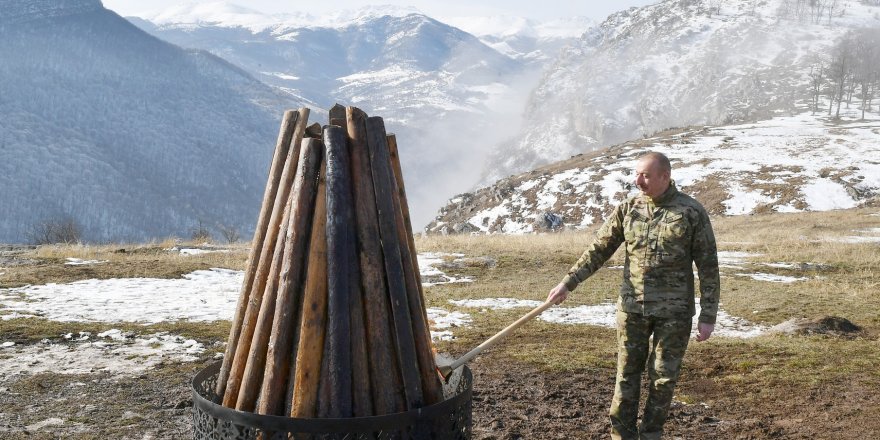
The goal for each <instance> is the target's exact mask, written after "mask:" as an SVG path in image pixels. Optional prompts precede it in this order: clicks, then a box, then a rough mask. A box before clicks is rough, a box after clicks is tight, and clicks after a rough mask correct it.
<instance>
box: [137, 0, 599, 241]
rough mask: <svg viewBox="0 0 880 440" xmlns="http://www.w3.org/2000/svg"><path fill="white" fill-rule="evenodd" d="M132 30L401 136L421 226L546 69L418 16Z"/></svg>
mask: <svg viewBox="0 0 880 440" xmlns="http://www.w3.org/2000/svg"><path fill="white" fill-rule="evenodd" d="M147 18H150V17H147ZM131 20H132V21H133V22H134V23H136V24H138V26H140V27H141V28H142V29H144V30H146V31H147V32H150V33H151V34H153V35H155V36H157V37H159V38H162V39H164V40H166V41H170V42H172V43H174V44H177V45H180V46H182V47H192V48H199V49H204V50H208V51H210V52H211V53H213V54H215V55H217V56H220V57H222V58H224V59H226V60H228V61H230V62H231V63H233V64H235V65H237V66H240V67H241V68H243V69H245V70H247V71H248V72H250V73H251V74H252V75H253V76H254V77H255V78H257V79H259V80H261V81H263V82H265V83H267V84H271V85H273V86H276V87H279V88H281V89H282V90H284V91H286V92H287V93H290V94H291V95H293V96H294V97H296V99H302V100H304V101H306V102H309V103H311V105H312V107H313V108H329V107H330V106H332V105H333V104H334V103H336V102H339V103H341V104H344V105H355V106H358V107H360V108H362V109H363V110H364V111H366V112H367V113H369V114H370V115H376V116H382V117H384V118H385V121H386V124H387V125H388V127H387V128H388V131H389V132H394V133H395V134H397V136H398V141H399V142H398V143H399V145H400V148H401V159H402V161H403V171H404V175H405V177H406V183H407V191H408V193H409V195H410V197H409V198H410V200H411V209H412V210H413V220H414V223H415V224H416V227H422V226H424V225H425V224H426V223H427V222H428V221H429V220H430V219H431V217H432V216H433V215H434V213H436V210H437V207H439V206H440V205H441V204H442V203H443V201H444V200H446V199H448V198H449V197H450V196H451V195H453V194H455V193H457V192H461V191H466V190H468V189H470V188H471V187H472V186H473V184H474V183H475V182H476V181H477V180H478V179H479V177H480V173H481V172H482V168H483V163H484V162H485V158H486V155H487V154H488V152H489V151H490V150H491V147H492V146H493V145H495V144H497V143H498V142H500V141H501V140H502V139H506V138H508V137H509V136H510V135H511V132H510V131H509V130H498V127H508V126H517V125H518V124H519V122H520V118H521V114H522V108H523V107H524V105H525V101H526V98H527V96H528V95H527V94H528V91H529V90H531V89H532V88H533V87H534V86H535V85H536V84H537V83H538V81H539V79H540V71H541V70H542V69H543V67H544V65H543V64H541V63H530V62H528V60H524V59H522V58H521V57H511V56H508V55H509V54H505V53H500V52H498V51H497V50H495V49H493V48H492V47H489V46H488V45H486V44H485V43H484V42H483V41H481V40H480V39H479V38H477V37H475V36H474V35H471V34H470V33H467V32H465V31H462V30H460V29H458V28H456V27H453V26H450V25H448V24H445V23H442V22H440V21H437V20H435V19H433V18H430V17H427V16H425V15H423V14H419V13H415V12H413V10H412V9H399V8H392V7H371V8H368V9H363V10H358V11H344V12H338V13H330V14H327V15H321V16H309V15H266V14H260V13H258V12H254V11H251V10H248V9H246V8H242V7H239V6H235V5H232V4H229V3H210V4H206V5H201V6H188V7H178V8H173V9H171V10H168V11H165V12H163V13H160V14H157V15H155V16H152V18H150V20H151V21H144V20H137V19H131ZM547 32H548V35H549V34H551V33H550V31H547ZM568 32H569V34H570V33H571V32H572V31H568ZM581 32H582V31H581ZM557 33H559V31H557ZM530 50H533V49H530ZM321 113H322V114H323V112H321ZM323 117H324V118H326V116H323Z"/></svg>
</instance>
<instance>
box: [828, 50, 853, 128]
mask: <svg viewBox="0 0 880 440" xmlns="http://www.w3.org/2000/svg"><path fill="white" fill-rule="evenodd" d="M854 47H855V42H854V38H853V36H852V34H847V35H844V37H843V39H841V40H840V42H839V43H838V44H837V46H835V47H834V49H833V50H832V52H831V65H830V66H829V69H828V80H829V81H830V83H831V86H832V87H831V105H829V106H828V115H831V111H832V107H833V106H834V101H835V100H837V113H836V114H835V118H840V103H841V101H843V94H844V91H845V90H846V84H847V80H849V79H850V77H851V76H852V64H853V50H854Z"/></svg>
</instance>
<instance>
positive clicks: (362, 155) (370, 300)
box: [346, 107, 405, 415]
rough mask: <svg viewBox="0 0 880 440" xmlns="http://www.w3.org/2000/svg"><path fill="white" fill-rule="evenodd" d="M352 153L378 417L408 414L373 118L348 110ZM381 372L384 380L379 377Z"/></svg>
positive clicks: (370, 363)
mask: <svg viewBox="0 0 880 440" xmlns="http://www.w3.org/2000/svg"><path fill="white" fill-rule="evenodd" d="M346 122H347V127H348V136H349V143H350V149H351V164H352V180H353V190H354V201H355V218H356V221H355V223H356V225H357V236H358V257H359V258H358V261H359V263H360V272H361V287H362V291H363V294H364V309H365V316H366V337H367V343H366V346H367V355H368V362H369V370H370V371H371V372H373V373H374V374H371V375H370V385H371V388H372V397H373V404H374V410H375V412H376V414H377V415H381V414H391V413H395V412H401V411H404V409H405V405H404V395H405V394H404V390H403V384H402V382H401V377H400V367H399V366H398V365H397V360H396V358H397V355H396V351H397V349H396V348H395V345H394V339H393V329H392V319H391V317H392V315H391V304H390V303H389V300H388V293H387V289H386V287H385V276H384V275H385V266H384V262H383V260H382V248H381V245H380V243H379V223H378V217H377V212H376V195H375V193H374V191H373V179H372V174H371V171H370V154H369V151H368V149H367V127H366V122H367V115H366V114H365V113H364V112H363V111H361V110H360V109H358V108H354V107H348V108H347V109H346ZM376 372H381V374H376Z"/></svg>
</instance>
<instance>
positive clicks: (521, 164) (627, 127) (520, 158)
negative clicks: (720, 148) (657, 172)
mask: <svg viewBox="0 0 880 440" xmlns="http://www.w3.org/2000/svg"><path fill="white" fill-rule="evenodd" d="M870 3H876V2H867V1H865V2H856V1H846V2H843V1H834V2H811V1H807V0H767V1H761V2H757V1H753V0H731V1H723V2H722V1H719V0H666V1H662V2H659V3H657V4H654V5H649V6H644V7H641V8H630V9H628V10H625V11H621V12H618V13H615V14H612V15H611V16H609V17H608V18H607V19H606V20H605V21H604V22H602V23H601V24H600V25H598V26H594V27H592V28H590V29H589V31H587V32H586V33H584V35H583V36H582V37H581V38H580V39H579V40H578V41H577V42H576V43H575V44H573V45H571V46H569V47H567V48H566V49H564V50H563V52H562V53H561V55H560V56H559V57H558V58H557V59H556V60H555V62H554V64H553V66H551V67H550V68H549V69H548V71H547V72H545V74H544V77H543V79H542V81H541V83H540V85H539V86H538V87H537V88H536V89H535V90H534V91H533V92H532V94H531V97H530V99H529V103H528V105H527V108H526V114H528V115H529V117H530V119H529V121H528V124H526V125H524V127H523V129H522V130H520V131H519V133H518V134H516V135H515V139H514V140H513V141H512V142H508V143H505V144H503V145H501V146H500V147H499V148H498V149H497V150H496V151H495V152H494V154H493V155H492V159H490V161H489V166H488V167H487V169H486V172H485V178H484V180H483V182H484V183H491V182H493V181H495V180H496V179H499V178H502V177H505V176H507V175H510V174H513V173H518V172H522V171H526V170H529V169H533V168H535V167H537V166H540V165H543V164H547V163H552V162H555V161H558V160H560V159H564V158H567V157H569V156H572V155H575V154H579V153H585V152H588V151H591V150H595V149H598V148H603V147H606V146H608V145H613V144H617V143H620V142H623V141H626V140H630V139H637V138H641V137H643V136H646V135H650V134H652V133H654V132H657V131H659V130H663V129H667V128H671V127H683V126H689V125H695V124H711V125H717V124H729V123H736V122H748V121H755V120H759V119H764V118H768V117H772V116H775V115H779V114H786V113H787V112H790V111H792V110H793V109H794V108H796V107H797V106H798V105H801V104H802V103H803V102H805V101H806V100H807V99H808V95H809V89H810V87H809V82H810V78H809V75H810V71H811V67H817V64H818V60H820V59H821V58H823V57H826V56H827V53H828V52H829V50H830V48H831V47H832V46H833V45H834V44H835V43H836V42H837V41H838V40H839V39H840V38H841V37H842V36H843V35H844V34H845V33H846V32H848V31H850V30H852V29H856V28H862V27H874V28H876V27H878V26H880V21H878V17H880V8H878V7H877V6H875V5H870ZM832 8H834V9H832Z"/></svg>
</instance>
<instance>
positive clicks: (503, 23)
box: [441, 15, 596, 66]
mask: <svg viewBox="0 0 880 440" xmlns="http://www.w3.org/2000/svg"><path fill="white" fill-rule="evenodd" d="M441 20H442V21H443V22H444V23H448V24H450V25H453V26H455V27H458V28H459V29H461V30H463V31H465V32H468V33H470V34H472V35H474V36H476V37H477V38H479V39H480V41H482V42H483V43H486V45H488V46H490V47H492V48H493V49H495V50H497V51H498V52H501V53H503V54H506V55H508V56H510V57H511V58H515V59H519V60H522V61H524V62H526V63H529V64H541V65H542V66H543V65H544V64H546V63H551V62H552V61H553V60H554V59H556V57H557V56H558V54H559V51H560V50H562V48H564V47H566V46H567V45H569V44H572V43H574V42H576V41H577V39H578V37H580V36H581V35H583V34H584V32H586V31H587V30H588V29H589V28H591V27H593V26H595V25H596V23H595V22H594V21H593V20H592V19H589V18H586V17H567V18H560V19H556V20H549V21H537V20H533V19H529V18H526V17H518V16H511V15H498V16H471V17H444V18H442V19H441Z"/></svg>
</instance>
